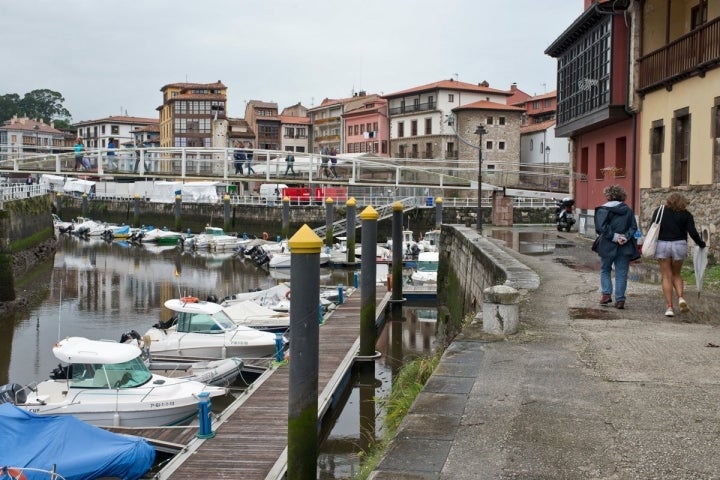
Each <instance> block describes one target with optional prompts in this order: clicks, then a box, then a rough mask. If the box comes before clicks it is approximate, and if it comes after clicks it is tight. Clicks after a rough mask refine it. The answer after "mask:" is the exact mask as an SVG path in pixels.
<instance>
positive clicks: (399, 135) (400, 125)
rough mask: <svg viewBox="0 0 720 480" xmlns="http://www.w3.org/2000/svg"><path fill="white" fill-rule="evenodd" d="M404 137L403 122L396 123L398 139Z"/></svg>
mask: <svg viewBox="0 0 720 480" xmlns="http://www.w3.org/2000/svg"><path fill="white" fill-rule="evenodd" d="M404 136H405V122H398V137H404Z"/></svg>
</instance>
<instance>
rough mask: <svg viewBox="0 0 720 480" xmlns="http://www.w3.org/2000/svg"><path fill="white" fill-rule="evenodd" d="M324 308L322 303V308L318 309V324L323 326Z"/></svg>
mask: <svg viewBox="0 0 720 480" xmlns="http://www.w3.org/2000/svg"><path fill="white" fill-rule="evenodd" d="M322 310H323V306H322V303H320V307H319V308H318V323H319V324H320V325H322V323H323V311H322Z"/></svg>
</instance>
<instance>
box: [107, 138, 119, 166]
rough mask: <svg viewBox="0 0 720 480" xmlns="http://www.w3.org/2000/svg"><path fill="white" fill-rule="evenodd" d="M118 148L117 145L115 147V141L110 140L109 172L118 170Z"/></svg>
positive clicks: (108, 154)
mask: <svg viewBox="0 0 720 480" xmlns="http://www.w3.org/2000/svg"><path fill="white" fill-rule="evenodd" d="M116 147H117V145H115V139H114V138H112V137H110V138H108V144H107V148H108V151H107V163H108V169H109V170H117V164H116V163H115V148H116Z"/></svg>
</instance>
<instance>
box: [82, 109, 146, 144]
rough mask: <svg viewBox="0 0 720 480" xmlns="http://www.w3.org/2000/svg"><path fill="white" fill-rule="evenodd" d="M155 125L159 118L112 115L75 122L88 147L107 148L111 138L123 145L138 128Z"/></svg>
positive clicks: (131, 137) (130, 139)
mask: <svg viewBox="0 0 720 480" xmlns="http://www.w3.org/2000/svg"><path fill="white" fill-rule="evenodd" d="M149 125H154V126H155V127H157V125H158V119H157V118H147V117H130V116H110V117H105V118H99V119H97V120H88V121H84V122H78V123H75V124H73V127H75V128H76V129H77V138H81V139H82V141H83V143H84V144H85V148H88V149H95V148H98V149H103V148H107V145H108V142H109V141H110V139H111V138H112V139H114V140H115V145H116V146H117V145H123V144H125V143H127V142H129V141H132V140H133V138H134V133H133V132H134V131H135V130H136V129H138V128H142V127H146V126H149Z"/></svg>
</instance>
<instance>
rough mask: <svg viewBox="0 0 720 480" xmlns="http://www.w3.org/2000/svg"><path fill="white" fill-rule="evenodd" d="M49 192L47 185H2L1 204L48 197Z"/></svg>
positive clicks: (0, 190) (0, 187)
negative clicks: (43, 196) (42, 196)
mask: <svg viewBox="0 0 720 480" xmlns="http://www.w3.org/2000/svg"><path fill="white" fill-rule="evenodd" d="M48 191H49V189H48V186H47V185H38V184H33V185H27V184H24V183H15V184H8V185H0V202H7V201H9V200H18V199H21V198H30V197H37V196H40V195H46V194H47V193H48Z"/></svg>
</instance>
